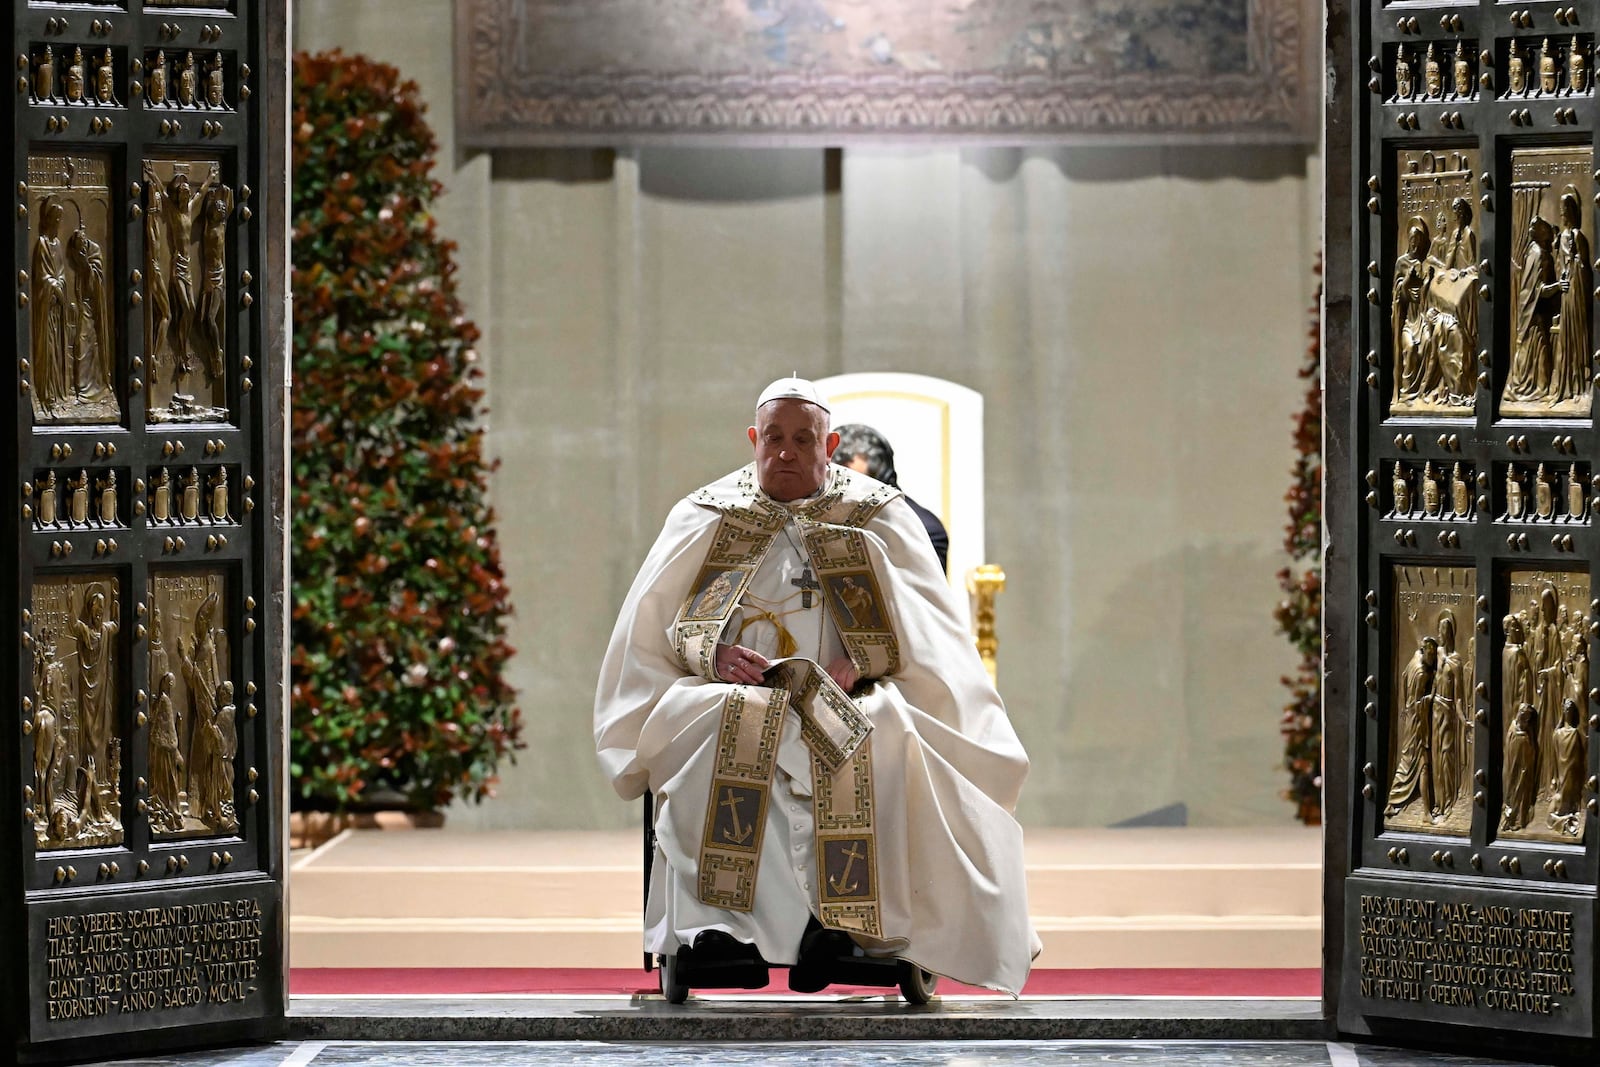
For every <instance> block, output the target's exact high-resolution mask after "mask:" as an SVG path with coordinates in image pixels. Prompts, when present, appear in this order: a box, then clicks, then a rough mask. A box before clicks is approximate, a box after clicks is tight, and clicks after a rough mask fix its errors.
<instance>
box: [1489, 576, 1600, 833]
mask: <svg viewBox="0 0 1600 1067" xmlns="http://www.w3.org/2000/svg"><path fill="white" fill-rule="evenodd" d="M1510 596H1511V599H1510V603H1509V608H1508V614H1507V615H1506V617H1505V618H1504V619H1503V620H1501V632H1502V635H1503V641H1504V643H1503V644H1502V645H1501V649H1500V669H1501V675H1500V685H1501V699H1500V728H1501V729H1502V730H1503V731H1504V736H1505V744H1504V749H1503V753H1502V773H1501V783H1500V784H1501V798H1502V803H1501V810H1500V820H1499V827H1500V836H1501V837H1516V838H1530V839H1534V840H1543V841H1567V842H1576V841H1582V840H1583V829H1584V807H1583V802H1584V799H1585V797H1584V791H1583V784H1584V781H1585V779H1586V778H1587V777H1588V774H1589V770H1588V768H1589V755H1588V723H1587V722H1586V717H1585V716H1584V714H1583V709H1584V708H1586V707H1587V706H1588V699H1589V697H1588V693H1589V611H1590V603H1589V576H1588V575H1587V574H1584V573H1581V572H1577V571H1539V570H1522V571H1512V572H1511V585H1510Z"/></svg>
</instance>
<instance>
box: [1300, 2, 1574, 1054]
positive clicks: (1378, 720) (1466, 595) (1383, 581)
mask: <svg viewBox="0 0 1600 1067" xmlns="http://www.w3.org/2000/svg"><path fill="white" fill-rule="evenodd" d="M1352 8H1353V10H1352V12H1351V20H1350V25H1349V30H1350V41H1351V43H1352V45H1353V52H1354V56H1353V57H1352V58H1353V60H1354V63H1353V64H1352V66H1353V67H1354V71H1353V72H1352V71H1351V68H1350V67H1342V68H1340V69H1339V70H1338V71H1337V74H1338V79H1339V82H1340V84H1341V85H1343V86H1348V90H1347V91H1346V95H1345V96H1344V97H1343V99H1344V101H1345V106H1346V107H1348V108H1350V109H1351V111H1353V126H1349V127H1338V126H1336V127H1332V128H1333V129H1335V130H1345V129H1347V130H1349V131H1350V132H1349V133H1348V134H1347V135H1348V136H1350V138H1351V140H1350V142H1349V143H1348V144H1338V145H1336V149H1335V151H1336V154H1337V155H1336V161H1335V163H1334V165H1333V166H1332V167H1331V168H1330V170H1331V172H1333V173H1337V172H1339V171H1340V169H1341V165H1342V158H1341V157H1343V156H1344V155H1345V154H1346V153H1347V152H1348V156H1349V159H1350V160H1351V164H1350V171H1348V172H1346V173H1347V174H1348V175H1349V178H1350V179H1352V186H1353V193H1354V199H1353V200H1346V199H1344V197H1345V196H1346V195H1348V193H1349V190H1346V189H1340V190H1338V192H1337V194H1336V195H1335V196H1332V197H1330V203H1335V204H1339V203H1343V204H1349V205H1350V210H1349V212H1348V213H1347V214H1346V215H1345V216H1344V217H1345V219H1347V220H1348V219H1350V218H1351V216H1353V217H1354V221H1353V224H1350V223H1348V222H1347V223H1346V225H1349V226H1350V228H1349V229H1348V230H1347V231H1345V232H1343V233H1339V232H1338V231H1337V226H1336V224H1335V223H1334V222H1333V221H1330V224H1329V226H1330V234H1331V235H1332V236H1331V237H1330V251H1331V253H1332V258H1331V259H1330V264H1331V265H1332V269H1335V270H1344V271H1348V273H1347V274H1345V275H1344V277H1343V278H1341V279H1339V280H1338V282H1337V283H1336V284H1335V286H1334V291H1335V292H1336V291H1338V290H1340V289H1343V287H1344V286H1345V285H1348V286H1349V287H1350V288H1349V292H1350V294H1351V297H1352V299H1351V300H1350V301H1349V303H1347V304H1343V305H1340V304H1338V303H1337V302H1333V301H1331V302H1330V305H1329V309H1330V310H1329V313H1330V315H1333V316H1339V315H1343V316H1348V317H1347V318H1344V319H1342V320H1341V321H1334V322H1330V327H1331V329H1330V333H1329V336H1330V338H1335V337H1337V338H1339V339H1340V340H1341V341H1342V340H1343V339H1344V338H1345V337H1348V338H1349V341H1348V343H1345V344H1341V345H1340V346H1339V347H1336V348H1330V350H1329V352H1328V359H1329V361H1330V368H1329V372H1328V386H1329V392H1328V401H1329V413H1330V420H1329V425H1330V428H1331V429H1330V433H1331V434H1332V435H1334V436H1337V437H1343V436H1344V435H1345V434H1346V433H1348V438H1347V439H1345V440H1342V441H1336V442H1335V443H1334V445H1333V447H1331V448H1330V450H1329V452H1330V456H1329V461H1330V471H1329V480H1328V483H1327V487H1328V492H1329V494H1330V500H1329V533H1330V538H1331V541H1332V543H1333V544H1332V548H1331V550H1330V560H1329V570H1328V579H1329V584H1328V587H1327V588H1328V593H1327V595H1328V598H1329V609H1328V629H1327V640H1328V653H1329V660H1328V665H1329V667H1330V669H1331V673H1330V676H1329V686H1328V690H1327V693H1328V700H1329V705H1328V708H1329V718H1328V729H1329V730H1330V731H1340V732H1342V736H1340V737H1335V738H1333V739H1332V742H1331V743H1330V746H1329V752H1330V757H1331V758H1333V759H1336V758H1337V755H1338V754H1339V753H1346V754H1347V759H1346V760H1345V761H1344V762H1343V765H1342V766H1338V767H1331V768H1330V775H1329V780H1328V789H1329V791H1330V794H1331V796H1330V803H1329V809H1328V810H1329V813H1330V817H1332V818H1336V819H1339V820H1340V821H1341V823H1342V825H1341V826H1339V827H1338V828H1337V829H1335V830H1334V832H1333V833H1332V834H1331V835H1330V836H1331V838H1332V839H1334V840H1337V841H1338V842H1339V845H1340V846H1341V847H1338V848H1335V849H1334V850H1332V851H1331V852H1330V858H1329V859H1330V871H1329V875H1330V877H1331V878H1334V879H1339V880H1341V883H1342V885H1341V889H1342V892H1340V893H1338V894H1335V895H1334V897H1333V898H1332V899H1333V900H1334V902H1335V907H1334V908H1332V909H1330V913H1329V915H1328V916H1327V922H1328V925H1329V927H1330V929H1331V928H1335V927H1337V933H1336V934H1335V935H1334V936H1332V937H1330V940H1329V943H1330V946H1334V947H1335V948H1336V949H1337V952H1336V953H1335V954H1332V955H1330V958H1329V965H1330V968H1332V969H1333V970H1334V976H1333V977H1332V978H1331V980H1330V982H1329V989H1330V993H1331V995H1332V996H1333V997H1334V999H1335V1001H1336V1005H1337V1011H1336V1014H1337V1019H1338V1024H1339V1027H1340V1029H1341V1031H1343V1032H1345V1033H1348V1034H1355V1035H1377V1036H1380V1037H1383V1036H1392V1037H1396V1038H1404V1039H1406V1040H1411V1041H1415V1040H1429V1041H1433V1042H1437V1043H1441V1044H1467V1043H1470V1044H1474V1045H1481V1044H1484V1043H1491V1044H1493V1043H1499V1044H1511V1045H1515V1046H1517V1047H1519V1048H1521V1049H1528V1048H1530V1047H1532V1048H1546V1049H1549V1050H1552V1051H1555V1050H1560V1049H1570V1048H1576V1047H1584V1048H1592V1047H1593V1040H1594V1036H1595V1007H1596V1005H1595V981H1594V979H1595V969H1594V964H1595V956H1594V948H1595V945H1594V938H1595V921H1596V909H1595V887H1596V874H1597V866H1596V840H1597V835H1596V826H1595V817H1596V815H1597V814H1600V800H1597V799H1596V780H1595V778H1594V775H1595V773H1596V767H1597V766H1600V763H1597V757H1600V752H1597V751H1595V749H1596V748H1597V747H1600V746H1597V745H1596V740H1597V738H1600V689H1595V688H1592V687H1593V686H1594V685H1596V684H1597V683H1600V672H1593V671H1591V669H1590V663H1591V662H1592V661H1593V657H1594V655H1595V652H1596V650H1597V648H1600V642H1597V640H1596V635H1597V634H1600V600H1596V599H1595V598H1596V597H1597V596H1600V586H1597V585H1596V584H1595V583H1594V581H1593V569H1594V563H1595V560H1596V554H1597V552H1600V542H1597V540H1596V536H1595V529H1594V524H1595V510H1596V506H1597V498H1600V480H1597V478H1596V476H1597V475H1600V467H1597V466H1596V465H1595V458H1596V448H1597V441H1596V437H1595V431H1594V415H1595V390H1596V383H1597V382H1600V377H1597V376H1596V372H1597V368H1600V354H1597V353H1596V344H1597V338H1596V331H1595V328H1594V310H1595V299H1596V296H1597V295H1600V294H1597V291H1596V288H1595V286H1596V275H1595V248H1596V241H1597V237H1600V228H1597V225H1596V210H1597V194H1600V172H1597V171H1596V158H1595V144H1594V130H1595V121H1596V114H1597V113H1596V106H1595V88H1594V67H1595V51H1594V44H1595V31H1596V29H1597V28H1600V4H1596V3H1594V2H1593V0H1585V2H1582V3H1576V4H1571V3H1561V4H1548V3H1537V4H1529V5H1524V4H1508V3H1495V2H1482V3H1475V4H1474V3H1468V4H1419V3H1412V2H1395V3H1376V2H1372V0H1363V2H1361V3H1359V4H1355V5H1352ZM1335 25H1336V26H1337V25H1338V20H1337V19H1336V20H1335ZM1342 29H1343V27H1342V26H1341V27H1339V29H1338V31H1337V32H1336V38H1338V39H1340V40H1341V41H1342ZM1352 77H1353V80H1349V79H1352ZM1336 135H1339V134H1337V133H1336V134H1330V136H1336ZM1330 154H1333V153H1332V152H1331V153H1330ZM1591 675H1593V677H1591Z"/></svg>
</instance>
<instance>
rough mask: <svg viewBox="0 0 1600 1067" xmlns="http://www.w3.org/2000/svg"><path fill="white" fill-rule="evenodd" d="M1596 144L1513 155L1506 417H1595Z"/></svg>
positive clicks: (1502, 399) (1504, 393)
mask: <svg viewBox="0 0 1600 1067" xmlns="http://www.w3.org/2000/svg"><path fill="white" fill-rule="evenodd" d="M1592 154H1593V153H1592V149H1591V148H1590V147H1589V146H1587V145H1584V146H1581V147H1571V148H1528V149H1522V150H1520V151H1515V152H1512V153H1511V212H1512V214H1511V234H1512V245H1511V310H1510V315H1511V331H1510V341H1511V361H1510V367H1509V369H1508V371H1507V374H1506V380H1505V385H1504V387H1503V388H1502V390H1501V394H1500V412H1501V414H1503V415H1541V416H1552V415H1564V416H1575V417H1583V416H1587V415H1588V414H1589V409H1590V407H1591V401H1592V397H1593V386H1592V385H1591V384H1590V374H1591V357H1590V354H1589V353H1590V351H1591V341H1592V339H1593V330H1592V327H1591V324H1590V321H1589V317H1590V315H1589V313H1590V300H1591V294H1592V292H1593V290H1594V260H1593V248H1594V240H1593V238H1594V216H1593V210H1592V208H1591V207H1590V206H1589V198H1590V195H1591V193H1592V192H1593V188H1594V180H1593V176H1592V175H1591V173H1590V172H1591V165H1590V160H1591V157H1592Z"/></svg>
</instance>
